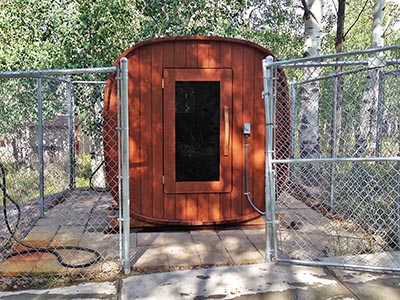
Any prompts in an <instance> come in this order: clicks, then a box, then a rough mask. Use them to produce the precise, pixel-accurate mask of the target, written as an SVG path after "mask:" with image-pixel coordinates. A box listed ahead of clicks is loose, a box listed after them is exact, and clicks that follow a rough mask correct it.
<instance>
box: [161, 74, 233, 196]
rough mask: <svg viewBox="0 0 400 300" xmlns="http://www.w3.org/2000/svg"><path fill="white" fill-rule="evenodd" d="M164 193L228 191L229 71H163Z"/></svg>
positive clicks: (229, 138) (229, 179) (230, 138)
mask: <svg viewBox="0 0 400 300" xmlns="http://www.w3.org/2000/svg"><path fill="white" fill-rule="evenodd" d="M163 78H164V95H163V97H164V193H172V194H175V193H185V194H186V193H228V192H230V191H231V190H232V70H231V69H164V71H163Z"/></svg>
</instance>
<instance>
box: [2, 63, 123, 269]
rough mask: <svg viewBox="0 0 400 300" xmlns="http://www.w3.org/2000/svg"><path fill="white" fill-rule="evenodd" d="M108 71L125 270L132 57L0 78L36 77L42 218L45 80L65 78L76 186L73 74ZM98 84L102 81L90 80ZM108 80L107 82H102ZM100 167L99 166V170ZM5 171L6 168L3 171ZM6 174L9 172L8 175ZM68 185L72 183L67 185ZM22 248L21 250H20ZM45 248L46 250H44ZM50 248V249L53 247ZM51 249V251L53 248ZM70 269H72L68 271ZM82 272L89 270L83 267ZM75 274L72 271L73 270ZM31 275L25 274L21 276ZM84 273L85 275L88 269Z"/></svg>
mask: <svg viewBox="0 0 400 300" xmlns="http://www.w3.org/2000/svg"><path fill="white" fill-rule="evenodd" d="M107 73H116V79H117V93H118V122H117V123H118V124H116V128H115V130H116V131H117V136H118V178H116V180H118V193H119V201H120V205H118V208H119V218H118V222H119V230H118V234H119V239H118V244H119V260H120V262H119V263H120V267H121V269H122V270H123V272H124V273H125V274H129V273H130V271H131V260H130V257H131V256H130V196H129V113H128V60H127V58H125V57H123V58H121V60H120V62H119V65H118V66H113V67H102V68H82V69H52V70H37V71H10V72H1V73H0V79H4V80H16V79H32V80H36V86H37V91H36V99H33V100H34V101H37V110H38V113H37V118H38V121H37V141H36V142H37V149H38V160H39V165H38V175H37V176H38V187H39V200H38V205H39V207H38V211H39V215H40V217H39V218H43V217H44V215H45V208H44V198H45V196H46V195H45V191H44V189H45V184H44V182H45V174H44V159H43V153H44V151H43V148H44V142H43V116H42V115H43V107H42V103H43V102H42V100H43V97H44V96H43V95H42V91H43V85H42V82H44V80H46V79H50V80H51V79H52V78H53V79H54V80H58V81H60V82H63V83H64V84H65V86H66V94H65V99H66V101H67V102H68V141H67V143H68V147H69V149H68V157H69V158H68V160H69V166H68V168H69V169H68V170H67V172H68V173H69V189H70V190H73V189H74V188H75V178H74V176H75V165H74V164H75V136H74V134H75V132H74V105H75V104H74V97H73V92H74V88H73V85H74V82H73V81H71V76H74V75H76V76H84V75H86V74H90V75H100V74H107ZM84 83H87V82H85V81H82V82H77V84H84ZM90 83H94V84H97V83H98V82H90ZM102 83H105V82H102ZM96 171H97V170H96ZM3 172H4V171H3ZM4 176H5V175H4ZM0 188H1V190H2V191H3V192H4V193H5V187H4V186H2V185H0ZM67 188H68V187H67ZM17 251H19V250H17ZM41 251H42V252H44V250H41ZM49 251H50V250H49ZM50 253H51V252H50ZM67 272H68V271H67ZM82 272H86V271H85V270H83V271H82ZM71 274H73V273H72V271H71ZM25 275H27V276H29V274H22V273H21V276H25ZM81 276H85V274H84V273H82V274H81Z"/></svg>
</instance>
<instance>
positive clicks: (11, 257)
mask: <svg viewBox="0 0 400 300" xmlns="http://www.w3.org/2000/svg"><path fill="white" fill-rule="evenodd" d="M126 67H127V64H126V60H124V59H122V60H121V65H120V66H119V67H118V68H117V67H109V68H94V69H73V70H47V71H24V72H4V73H0V102H1V106H0V117H1V122H0V179H1V182H0V187H1V204H0V207H1V214H0V222H1V226H0V274H1V278H2V281H3V287H5V288H7V287H6V286H7V285H8V283H7V282H11V284H14V283H13V282H15V280H21V281H22V283H27V284H30V282H32V283H33V284H35V282H37V281H38V280H39V281H40V278H44V281H43V282H41V284H51V280H49V278H52V279H54V280H60V279H62V278H65V280H68V279H74V280H76V279H79V278H83V279H89V278H101V279H106V278H109V277H110V276H114V275H115V274H117V273H119V272H120V271H121V267H123V269H124V270H125V272H126V273H128V272H129V270H130V265H129V195H128V194H127V191H126V189H125V191H123V190H122V188H123V187H124V186H125V187H126V186H129V184H127V183H126V182H129V177H127V168H126V167H125V166H127V153H128V151H127V149H126V148H127V141H126V139H127V132H128V127H127V118H126V116H123V115H122V114H121V111H124V110H127V101H126V100H127V71H126ZM111 73H117V79H118V80H116V81H115V84H118V86H119V87H120V88H119V91H120V92H119V93H120V97H119V98H123V97H125V108H124V109H122V108H121V107H122V105H123V104H122V103H121V104H120V107H119V112H118V113H119V117H118V122H116V123H115V124H107V125H108V126H111V127H112V128H115V132H116V138H118V140H119V141H121V143H118V144H119V145H120V146H119V149H118V150H120V151H118V153H119V155H118V161H108V162H106V161H105V159H104V153H103V151H104V149H103V148H104V146H106V145H104V143H103V130H102V127H103V126H104V125H105V124H104V118H103V117H104V116H103V101H104V91H105V87H106V81H105V80H106V79H107V78H108V76H109V74H111ZM112 121H113V120H112V119H110V118H109V119H108V122H112ZM124 121H125V123H122V122H124ZM121 155H122V157H121ZM107 164H118V166H119V170H120V174H119V176H118V177H117V178H111V177H110V176H107V167H108V165H107ZM113 180H114V181H118V185H117V186H118V187H119V190H120V197H119V199H122V200H121V201H120V202H121V203H123V204H122V205H119V203H118V199H112V197H111V195H110V193H109V189H108V186H109V184H110V181H113ZM123 181H124V182H125V183H124V184H122V182H123ZM126 203H128V204H126ZM126 211H127V212H128V214H127V213H126ZM123 214H125V215H124V217H125V218H122V216H123ZM121 222H124V224H123V225H122V224H121ZM124 226H125V227H124ZM126 226H127V227H126ZM122 227H123V228H125V230H122V229H121V228H122ZM12 279H13V280H12ZM7 280H8V281H7ZM49 281H50V282H49Z"/></svg>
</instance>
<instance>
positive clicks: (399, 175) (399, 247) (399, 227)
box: [396, 133, 400, 250]
mask: <svg viewBox="0 0 400 300" xmlns="http://www.w3.org/2000/svg"><path fill="white" fill-rule="evenodd" d="M399 134H400V133H399ZM397 155H398V157H399V158H400V144H399V153H397ZM396 169H397V197H396V204H397V250H400V160H399V161H397V164H396Z"/></svg>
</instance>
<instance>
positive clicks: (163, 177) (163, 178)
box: [162, 175, 165, 185]
mask: <svg viewBox="0 0 400 300" xmlns="http://www.w3.org/2000/svg"><path fill="white" fill-rule="evenodd" d="M162 184H163V185H164V184H165V176H164V175H163V176H162Z"/></svg>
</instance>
